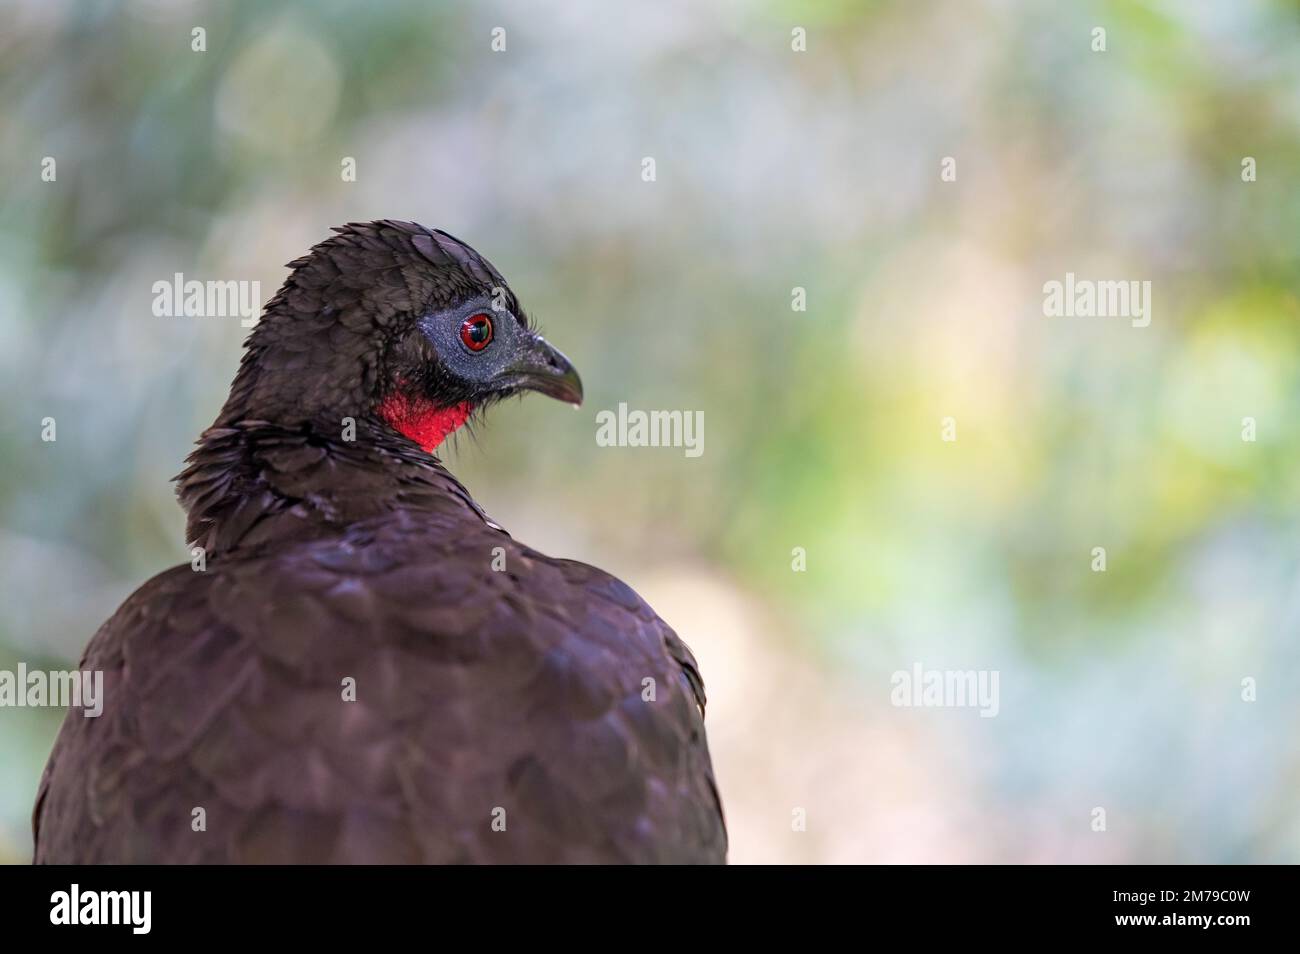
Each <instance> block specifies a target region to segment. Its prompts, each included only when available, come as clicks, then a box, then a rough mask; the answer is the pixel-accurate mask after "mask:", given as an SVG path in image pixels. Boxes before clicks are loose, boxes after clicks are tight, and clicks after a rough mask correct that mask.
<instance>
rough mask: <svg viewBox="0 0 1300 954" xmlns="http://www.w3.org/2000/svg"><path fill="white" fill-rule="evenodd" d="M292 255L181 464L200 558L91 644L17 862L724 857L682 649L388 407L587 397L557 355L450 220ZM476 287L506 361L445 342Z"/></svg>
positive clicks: (162, 581)
mask: <svg viewBox="0 0 1300 954" xmlns="http://www.w3.org/2000/svg"><path fill="white" fill-rule="evenodd" d="M293 267H294V271H293V273H292V274H291V275H290V277H289V279H288V281H286V283H285V286H284V288H282V289H281V291H280V293H279V294H278V295H277V296H276V298H275V299H273V300H272V302H271V303H269V304H268V306H267V311H266V315H265V316H264V318H263V320H262V322H261V323H260V324H259V326H258V328H257V329H256V330H255V331H254V333H253V335H252V336H251V337H250V340H249V345H248V352H247V355H246V357H245V360H244V362H243V365H242V366H241V369H240V372H239V375H238V376H237V378H236V380H235V383H234V385H233V386H232V389H231V395H230V398H229V400H228V402H227V404H226V407H225V408H224V409H223V411H222V413H221V415H220V416H219V417H218V419H217V421H216V423H215V424H214V425H213V427H212V428H210V429H209V430H208V431H207V432H205V434H204V436H203V438H202V440H201V441H200V444H199V448H198V450H196V452H195V453H194V455H192V457H191V463H190V466H189V468H188V469H187V470H186V471H185V473H184V474H182V475H181V477H180V479H179V480H180V484H179V493H180V496H181V500H182V503H183V504H184V505H185V507H186V509H187V511H188V512H189V516H190V522H189V534H190V537H191V539H192V540H193V541H194V542H195V543H197V544H199V545H201V546H203V547H204V548H205V552H206V559H207V567H206V570H204V571H202V572H195V571H194V570H192V569H191V567H190V566H188V565H186V566H181V567H176V568H173V569H171V570H168V571H166V572H164V573H162V574H160V575H159V576H157V577H155V578H154V579H152V580H150V581H149V582H148V583H146V584H145V585H144V586H142V587H141V588H140V589H139V590H138V591H136V593H135V594H134V595H132V596H131V597H130V598H129V599H128V600H127V601H126V603H124V604H123V605H122V607H121V608H120V609H119V610H118V611H117V613H116V614H114V616H113V617H112V618H111V619H110V620H109V621H108V622H107V623H105V624H104V626H103V627H102V628H101V629H100V630H99V632H98V633H96V634H95V636H94V638H93V639H92V640H91V643H90V646H89V647H88V649H87V650H86V654H85V657H84V660H83V663H82V666H83V668H87V669H98V670H103V672H104V683H105V701H104V710H103V714H102V715H101V716H100V717H99V718H92V719H88V718H84V717H83V716H82V713H81V712H80V711H77V710H74V711H72V712H70V713H69V716H68V718H67V720H66V721H65V723H64V726H63V730H62V732H61V733H60V736H59V739H58V741H57V743H56V745H55V748H54V752H53V753H52V755H51V757H50V761H49V764H48V766H47V767H46V771H45V775H44V777H43V779H42V781H41V787H40V794H39V796H38V800H37V804H36V810H35V814H34V826H35V834H36V860H37V861H38V862H53V863H58V862H525V863H528V862H686V863H696V862H720V861H722V860H724V857H725V852H726V834H725V830H724V827H723V823H722V816H721V807H720V803H719V800H718V795H717V791H716V788H715V786H714V781H713V774H712V769H711V766H710V762H709V756H708V750H707V745H706V743H705V737H704V722H703V713H704V690H703V684H702V682H701V679H700V675H699V672H698V670H697V668H696V664H695V660H694V659H693V657H692V656H691V653H690V651H689V650H688V649H687V648H686V646H685V645H684V644H683V643H682V642H681V641H680V640H679V639H678V638H677V637H676V635H675V634H674V633H673V631H672V630H671V629H670V628H669V627H668V626H667V625H665V624H664V622H663V621H662V620H660V619H659V618H658V617H657V616H656V615H655V614H654V612H653V611H652V610H651V609H650V608H649V607H648V606H647V605H646V604H645V603H644V602H643V601H642V600H641V599H640V598H639V597H638V596H637V595H636V594H635V593H634V592H633V591H632V590H631V589H630V588H629V587H628V586H627V585H625V584H624V583H622V582H620V581H618V580H616V579H614V578H613V577H611V576H609V575H608V574H606V573H603V572H601V571H600V570H597V569H594V568H592V567H589V566H585V565H583V564H581V563H575V562H572V561H568V560H558V559H553V558H550V557H546V556H543V555H542V554H540V553H538V552H536V551H534V550H532V549H530V548H528V547H526V546H523V545H521V544H519V543H517V542H516V541H514V540H513V539H512V538H511V537H510V536H509V535H508V534H507V533H506V532H505V531H504V530H502V529H501V528H500V527H498V526H497V525H496V524H495V523H493V522H492V521H491V520H490V519H489V518H488V517H487V516H486V515H485V514H484V513H483V511H482V510H481V509H480V508H479V507H478V506H477V504H475V503H474V501H473V499H472V498H471V497H470V495H469V493H468V492H467V491H466V490H465V489H464V488H463V487H462V486H461V485H460V484H459V483H458V482H457V481H456V480H455V478H453V477H452V476H451V475H450V474H449V473H448V472H447V471H446V470H445V469H444V468H443V467H442V465H441V464H439V463H438V462H437V461H436V459H434V458H433V457H431V456H430V455H429V454H428V453H427V452H426V451H425V450H424V449H421V448H420V447H419V446H417V445H416V443H414V442H413V441H412V440H410V439H408V437H406V436H404V435H403V434H402V433H399V431H398V430H396V429H394V427H393V426H391V425H390V423H389V420H390V419H391V415H389V416H388V419H386V416H385V412H384V408H385V407H386V406H388V405H387V404H386V403H385V402H386V401H387V400H388V399H390V398H391V397H392V396H393V395H394V394H395V393H397V394H400V395H401V396H402V397H403V399H404V400H407V401H410V402H416V401H418V402H424V403H425V405H427V406H428V407H429V408H431V410H430V412H429V413H431V414H442V413H445V411H446V409H447V408H450V407H453V406H461V405H463V406H465V407H473V408H474V409H475V410H476V411H480V410H481V409H482V408H483V407H484V406H486V405H487V404H490V403H491V402H492V401H493V400H496V399H499V398H500V397H502V396H505V395H507V394H511V393H516V392H517V391H519V390H523V389H533V390H540V391H543V392H544V393H548V394H553V395H555V396H563V397H564V398H565V399H566V400H568V399H573V398H574V397H575V395H576V397H578V398H580V394H581V390H580V384H579V383H577V378H576V374H574V373H573V371H572V368H571V367H570V366H569V365H568V363H567V361H566V360H564V359H563V356H562V355H559V354H558V352H555V351H554V349H551V348H550V347H549V345H546V344H545V342H542V341H541V339H539V338H537V337H536V335H534V334H533V333H532V332H531V331H530V330H529V329H528V325H527V321H526V319H525V318H524V316H523V314H522V311H521V309H520V308H519V305H518V302H517V300H516V299H515V298H514V295H513V293H510V292H509V290H508V289H507V288H505V285H504V281H503V280H502V279H501V277H500V275H499V274H498V273H497V272H496V271H495V269H493V268H492V267H491V265H489V264H487V263H486V261H484V260H483V259H482V258H481V257H480V256H478V255H477V253H474V252H473V251H472V250H471V249H469V248H468V247H467V246H464V245H463V243H460V242H458V241H457V240H455V239H452V238H451V237H450V236H447V235H445V234H444V233H439V232H431V231H429V230H426V229H423V228H421V227H419V226H415V225H412V224H409V223H397V222H380V223H371V224H368V225H354V226H349V227H347V228H345V229H343V230H340V234H339V235H338V236H336V237H335V238H333V239H331V240H329V241H327V242H325V243H322V244H321V245H319V246H317V247H316V248H315V249H314V250H313V252H312V254H311V255H309V256H308V257H306V258H304V259H300V260H298V261H297V262H295V263H293ZM494 295H495V296H496V298H497V300H498V301H503V302H505V305H504V308H503V309H502V310H499V311H492V312H486V314H488V315H489V316H490V317H492V318H493V319H494V321H495V328H496V337H495V338H494V339H493V343H494V344H496V343H497V342H498V341H500V342H501V348H502V351H501V353H500V355H496V356H489V357H488V358H487V359H485V360H484V361H483V363H475V362H476V361H477V360H478V354H477V353H475V352H473V351H469V350H467V351H466V352H465V353H464V354H455V355H453V354H451V353H450V352H451V351H452V350H454V346H449V345H448V344H447V342H448V341H450V340H453V339H452V338H449V337H448V332H447V328H452V329H454V328H457V327H460V325H459V324H458V323H459V322H461V321H462V320H468V319H464V318H463V316H464V315H465V314H467V313H471V312H472V313H474V314H475V316H478V315H479V314H480V313H478V312H476V311H475V309H477V308H479V307H483V308H487V307H488V306H487V305H480V304H477V303H478V302H482V301H487V300H489V299H490V298H491V297H493V296H494ZM507 322H511V324H507ZM444 326H445V327H444ZM539 369H542V370H539ZM344 418H350V419H352V420H353V422H354V424H355V432H356V433H355V439H353V440H347V439H344V438H343V437H341V436H340V435H341V433H342V431H341V428H342V426H343V425H342V423H341V422H342V420H343V419H344ZM403 426H404V425H403ZM498 548H499V549H498ZM347 680H354V681H355V701H346V700H345V699H344V695H345V691H344V685H345V682H346V681H347ZM647 687H652V688H653V699H648V698H647V696H649V695H650V694H651V693H650V692H649V691H648V690H647ZM198 808H201V809H203V811H204V815H205V821H206V830H204V831H194V830H193V828H194V825H193V824H192V822H193V819H194V818H195V809H198ZM502 828H504V830H500V829H502Z"/></svg>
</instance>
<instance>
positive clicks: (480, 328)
mask: <svg viewBox="0 0 1300 954" xmlns="http://www.w3.org/2000/svg"><path fill="white" fill-rule="evenodd" d="M460 340H461V341H463V342H465V347H466V348H469V350H470V351H482V350H483V349H484V348H486V347H487V346H488V345H489V344H491V342H492V319H491V318H489V317H488V316H487V315H470V316H469V317H468V318H466V319H465V320H464V321H462V322H461V323H460Z"/></svg>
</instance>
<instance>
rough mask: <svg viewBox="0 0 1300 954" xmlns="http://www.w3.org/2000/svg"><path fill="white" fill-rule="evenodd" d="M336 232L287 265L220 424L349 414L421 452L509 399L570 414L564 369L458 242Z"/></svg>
mask: <svg viewBox="0 0 1300 954" xmlns="http://www.w3.org/2000/svg"><path fill="white" fill-rule="evenodd" d="M334 231H335V233H336V234H335V235H334V236H332V237H330V238H329V239H326V240H325V241H324V242H321V243H320V244H319V245H316V246H315V247H314V248H313V249H312V250H311V252H310V253H308V254H307V255H306V256H304V257H303V258H300V259H298V260H296V261H294V262H291V263H290V264H289V267H290V268H291V269H293V271H292V273H291V274H290V276H289V278H288V279H287V280H286V281H285V284H284V286H283V287H282V288H281V289H280V291H279V292H278V293H277V294H276V296H275V297H274V298H272V299H271V301H270V302H268V303H267V306H266V310H265V313H264V315H263V317H262V320H261V321H260V322H259V323H258V326H257V328H256V329H254V331H253V334H252V335H251V336H250V337H249V341H248V352H247V354H246V355H245V358H244V363H243V365H242V366H241V370H240V375H239V376H238V377H237V378H236V380H235V383H234V385H233V386H232V388H231V398H230V401H229V402H228V404H227V407H226V411H225V412H223V415H222V417H223V418H226V419H230V418H232V417H241V418H249V417H253V418H257V419H262V420H270V421H276V422H280V423H291V422H292V421H291V420H286V419H292V418H294V417H298V418H301V419H311V420H313V421H323V422H326V423H327V424H328V422H330V421H331V420H336V419H341V418H342V417H344V416H348V415H352V416H356V415H358V414H361V415H365V416H368V417H371V418H375V419H377V420H378V421H379V422H382V424H383V425H386V426H388V427H391V428H392V429H393V430H396V431H397V432H399V433H401V434H403V435H405V436H406V437H408V438H410V439H411V440H413V441H415V442H416V443H417V444H419V445H420V446H421V447H423V448H424V449H425V450H427V451H432V450H433V449H434V448H435V447H437V446H438V444H439V443H441V442H442V440H443V439H444V438H446V436H447V435H448V434H450V433H451V432H452V431H454V430H455V429H456V428H458V427H460V426H461V425H462V424H464V423H465V421H466V420H467V419H468V418H469V417H470V415H471V414H474V413H476V412H481V411H482V410H483V409H484V408H486V407H488V406H489V405H491V404H492V403H494V402H496V401H499V400H501V399H503V398H506V397H509V396H511V395H515V394H519V393H522V392H524V391H537V392H540V393H542V394H545V395H547V396H549V397H552V398H555V399H557V400H560V401H565V402H567V403H570V404H573V405H575V406H576V405H579V404H581V403H582V381H581V380H580V379H579V377H578V374H577V372H576V371H575V370H574V368H573V365H572V364H571V363H570V362H569V359H568V358H566V357H565V356H564V355H563V354H561V353H560V352H559V351H558V350H557V349H556V348H554V347H553V346H552V345H551V344H550V343H549V342H547V341H546V340H545V339H544V338H542V337H541V335H539V334H538V333H537V332H536V331H535V330H534V329H533V328H532V326H531V324H530V322H529V320H528V317H527V315H526V314H525V312H524V310H523V308H522V307H521V305H520V304H519V300H518V299H517V298H516V296H515V294H514V292H513V291H511V290H510V287H509V285H507V284H506V281H505V279H504V278H502V277H501V274H500V273H499V272H498V271H497V270H496V269H495V268H493V267H492V265H491V264H490V263H489V262H488V261H487V260H486V259H485V258H483V257H482V256H481V255H479V254H478V252H476V251H474V249H472V248H470V247H469V246H468V245H466V244H465V243H464V242H462V241H460V240H459V239H457V238H454V237H453V236H451V235H448V234H447V233H446V232H442V231H439V230H435V229H426V228H424V227H423V226H420V225H416V224H414V223H409V222H395V221H380V222H370V223H364V224H360V223H354V224H351V225H346V226H342V227H340V228H337V229H335V230H334Z"/></svg>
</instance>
